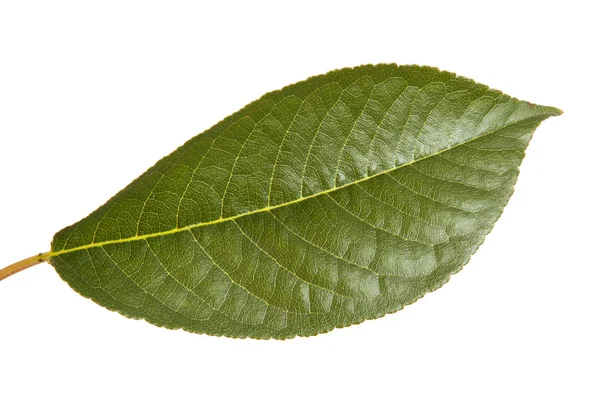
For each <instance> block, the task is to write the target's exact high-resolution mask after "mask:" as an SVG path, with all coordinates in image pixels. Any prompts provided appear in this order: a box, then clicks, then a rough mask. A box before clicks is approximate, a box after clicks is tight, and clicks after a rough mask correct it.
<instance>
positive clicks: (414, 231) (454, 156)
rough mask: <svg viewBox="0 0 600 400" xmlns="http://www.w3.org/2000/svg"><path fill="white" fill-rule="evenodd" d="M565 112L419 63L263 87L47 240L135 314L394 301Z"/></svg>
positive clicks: (469, 236)
mask: <svg viewBox="0 0 600 400" xmlns="http://www.w3.org/2000/svg"><path fill="white" fill-rule="evenodd" d="M559 114H560V111H559V110H557V109H555V108H551V107H543V106H537V105H532V104H530V103H527V102H522V101H519V100H516V99H514V98H511V97H509V96H506V95H504V94H502V93H500V92H498V91H495V90H491V89H489V88H488V87H486V86H484V85H480V84H477V83H475V82H473V81H471V80H468V79H465V78H462V77H457V76H456V75H454V74H451V73H447V72H440V71H439V70H437V69H434V68H429V67H419V66H396V65H377V66H362V67H357V68H354V69H343V70H338V71H333V72H330V73H328V74H326V75H321V76H316V77H313V78H310V79H308V80H306V81H303V82H299V83H297V84H294V85H291V86H288V87H286V88H284V89H282V90H280V91H275V92H272V93H269V94H267V95H265V96H263V97H262V98H260V99H259V100H257V101H255V102H253V103H251V104H249V105H248V106H246V107H245V108H243V109H242V110H240V111H238V112H237V113H235V114H233V115H231V116H229V117H228V118H226V119H225V120H223V121H221V122H220V123H218V124H217V125H215V126H213V127H212V128H211V129H209V130H207V131H206V132H204V133H202V134H200V135H198V136H196V137H194V138H193V139H191V140H190V141H188V142H187V143H186V144H185V145H183V146H182V147H180V148H179V149H177V150H176V151H175V152H173V153H172V154H170V155H169V156H167V157H165V158H164V159H162V160H161V161H159V162H158V163H157V164H156V165H155V166H154V167H152V168H150V169H149V170H148V171H147V172H145V173H144V174H143V175H142V176H141V177H139V178H138V179H136V180H135V181H134V182H132V183H131V184H130V185H129V186H127V187H126V188H125V189H124V190H122V191H121V192H119V193H118V194H117V195H116V196H115V197H113V198H112V199H110V200H109V201H108V202H107V203H106V204H105V205H103V206H102V207H100V208H99V209H98V210H96V211H94V212H93V213H92V214H91V215H89V216H88V217H86V218H85V219H83V220H82V221H80V222H78V223H76V224H75V225H72V226H70V227H67V228H65V229H63V230H62V231H60V232H58V233H57V234H56V236H55V237H54V241H53V243H52V251H51V253H49V256H50V262H51V264H52V265H54V266H55V268H56V270H57V271H58V273H59V274H60V276H61V277H62V278H63V279H64V280H65V281H67V282H68V283H69V284H70V285H71V286H72V287H73V288H74V289H75V290H76V291H78V292H79V293H81V294H82V295H84V296H86V297H89V298H91V299H93V300H94V301H95V302H97V303H99V304H101V305H103V306H105V307H107V308H109V309H111V310H116V311H119V312H120V313H122V314H124V315H126V316H128V317H132V318H144V319H146V320H147V321H149V322H151V323H153V324H156V325H160V326H165V327H168V328H183V329H185V330H188V331H191V332H197V333H207V334H211V335H226V336H231V337H253V338H280V339H281V338H290V337H294V336H297V335H301V336H309V335H315V334H318V333H322V332H327V331H329V330H331V329H333V328H335V327H342V326H348V325H351V324H356V323H360V322H362V321H364V320H365V319H372V318H377V317H380V316H383V315H385V314H387V313H392V312H395V311H398V310H400V309H401V308H402V307H403V306H404V305H407V304H410V303H412V302H414V301H416V300H417V299H419V298H420V297H422V296H423V295H424V294H425V293H427V292H430V291H433V290H435V289H437V288H439V287H440V286H441V285H443V284H444V283H445V282H446V281H448V279H449V277H450V275H451V274H453V273H455V272H457V271H458V270H460V268H461V267H462V266H463V265H465V264H466V263H467V261H468V260H469V258H470V256H471V255H472V254H473V253H474V252H475V250H476V249H477V248H478V246H479V245H480V244H481V243H482V242H483V240H484V237H485V235H486V234H487V233H488V232H489V231H490V230H491V229H492V226H493V224H494V222H495V221H496V220H497V219H498V217H499V216H500V214H501V213H502V209H503V207H504V206H505V205H506V203H507V201H508V199H509V197H510V195H511V193H512V191H513V186H514V184H515V181H516V179H517V175H518V166H519V164H520V163H521V160H522V159H523V156H524V151H525V149H526V147H527V145H528V143H529V140H530V138H531V136H532V133H533V131H534V130H535V128H536V127H537V126H538V125H539V124H540V122H541V121H543V120H544V119H546V118H548V117H549V116H553V115H559Z"/></svg>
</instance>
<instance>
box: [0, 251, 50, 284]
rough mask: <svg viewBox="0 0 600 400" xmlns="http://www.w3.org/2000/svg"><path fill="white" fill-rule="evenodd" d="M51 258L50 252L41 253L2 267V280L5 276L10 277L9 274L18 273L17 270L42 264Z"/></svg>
mask: <svg viewBox="0 0 600 400" xmlns="http://www.w3.org/2000/svg"><path fill="white" fill-rule="evenodd" d="M49 258H50V253H39V254H38V255H35V256H32V257H29V258H26V259H24V260H21V261H19V262H16V263H14V264H12V265H9V266H8V267H6V268H3V269H0V281H1V280H3V279H4V278H8V277H9V276H11V275H13V274H16V273H17V272H21V271H23V270H24V269H27V268H29V267H33V266H34V265H38V264H41V263H43V262H45V261H48V259H49Z"/></svg>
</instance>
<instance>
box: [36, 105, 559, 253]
mask: <svg viewBox="0 0 600 400" xmlns="http://www.w3.org/2000/svg"><path fill="white" fill-rule="evenodd" d="M553 115H555V114H551V113H548V114H543V113H542V114H538V115H535V116H531V117H527V118H524V119H522V120H518V121H515V122H511V123H510V124H507V125H504V126H502V127H501V128H498V129H494V130H492V131H489V132H486V133H484V134H481V135H479V136H476V137H474V138H472V139H469V140H467V141H464V142H462V143H460V144H458V145H455V146H451V147H448V148H445V149H443V150H440V151H438V152H436V153H432V154H429V155H427V156H425V157H422V158H419V159H417V160H413V161H411V162H408V163H406V164H402V165H398V166H396V167H394V168H390V169H388V170H385V171H381V172H378V173H376V174H373V175H369V176H366V177H364V178H361V179H358V180H356V181H353V182H350V183H347V184H345V185H342V186H336V187H333V188H331V189H327V190H324V191H322V192H319V193H315V194H312V195H310V196H304V197H300V198H298V199H296V200H292V201H289V202H286V203H281V204H278V205H275V206H268V207H264V208H260V209H257V210H253V211H249V212H247V213H244V214H239V215H234V216H231V217H227V218H219V219H216V220H212V221H207V222H200V223H197V224H193V225H188V226H185V227H181V228H174V229H170V230H168V231H162V232H156V233H148V234H145V235H137V236H132V237H129V238H124V239H115V240H107V241H104V242H96V243H90V244H87V245H83V246H78V247H72V248H70V249H63V250H59V251H49V252H47V253H44V254H43V255H42V258H43V259H44V260H47V259H50V258H51V257H55V256H59V255H61V254H66V253H72V252H75V251H80V250H86V249H90V248H94V247H102V246H107V245H110V244H118V243H127V242H133V241H137V240H145V239H149V238H153V237H158V236H168V235H172V234H175V233H178V232H183V231H188V230H191V229H194V228H199V227H202V226H207V225H214V224H218V223H221V222H227V221H233V220H236V219H238V218H242V217H246V216H249V215H253V214H258V213H261V212H267V211H271V210H275V209H277V208H281V207H285V206H289V205H291V204H295V203H299V202H301V201H304V200H307V199H311V198H314V197H317V196H321V195H324V194H327V193H331V192H334V191H336V190H340V189H343V188H345V187H348V186H351V185H356V184H359V183H361V182H364V181H366V180H369V179H372V178H375V177H377V176H379V175H383V174H388V173H390V172H393V171H396V170H398V169H401V168H404V167H407V166H410V165H412V164H415V163H417V162H420V161H423V160H425V159H427V158H431V157H435V156H437V155H438V154H442V153H444V152H446V151H448V150H452V149H455V148H457V147H460V146H462V145H465V144H467V143H470V142H473V141H474V140H477V139H481V138H483V137H486V136H488V135H491V134H493V133H495V132H498V131H500V130H503V129H506V128H509V127H511V126H514V125H516V124H519V123H523V122H526V121H528V120H531V119H534V118H540V117H543V116H546V117H548V116H553ZM540 122H541V120H540Z"/></svg>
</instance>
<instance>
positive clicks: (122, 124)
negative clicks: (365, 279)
mask: <svg viewBox="0 0 600 400" xmlns="http://www.w3.org/2000/svg"><path fill="white" fill-rule="evenodd" d="M207 3H210V5H208V4H207V5H203V4H201V2H199V1H198V2H189V3H184V2H177V1H165V2H162V3H159V2H152V1H142V2H127V1H106V0H105V1H102V2H94V3H92V2H81V1H73V2H65V1H40V2H37V3H36V2H31V1H1V2H0V266H5V265H8V264H10V263H12V262H15V261H17V260H20V259H22V258H25V257H28V256H31V255H33V254H35V253H37V252H43V251H47V250H48V249H49V243H50V240H51V238H52V235H53V234H54V233H55V232H56V231H58V230H59V229H61V228H63V227H64V226H66V225H69V224H72V223H74V222H76V221H78V220H79V219H81V218H82V217H84V216H86V215H87V214H88V213H89V212H91V211H93V210H94V209H95V208H97V207H98V206H99V205H101V204H102V203H104V202H105V201H106V200H107V199H108V198H109V197H111V196H112V195H113V194H114V193H116V192H117V191H118V190H119V189H121V188H122V187H124V186H125V185H126V184H128V183H129V182H130V181H131V180H133V179H134V178H135V177H137V176H138V175H139V174H141V173H142V172H143V171H145V170H146V169H147V168H148V167H150V166H151V165H152V164H154V162H155V161H157V160H158V159H159V158H161V157H162V156H164V155H166V154H168V153H169V152H171V151H172V150H174V149H175V148H176V147H178V146H179V145H180V144H182V143H183V142H184V141H186V140H187V139H189V138H190V137H192V136H193V135H195V134H197V133H199V132H201V131H203V130H205V129H207V128H209V127H210V126H211V125H213V124H214V123H216V122H218V121H219V120H221V119H222V118H223V117H225V116H227V115H228V114H230V113H232V112H233V111H236V110H238V109H239V108H241V107H242V106H244V105H245V104H246V103H248V102H250V101H252V100H254V99H256V98H258V97H259V96H260V95H262V94H263V93H265V92H267V91H271V90H274V89H278V88H280V87H282V86H284V85H287V84H290V83H293V82H296V81H298V80H302V79H305V78H307V77H308V76H311V75H315V74H320V73H324V72H327V71H329V70H331V69H334V68H341V67H346V66H355V65H360V64H365V63H380V62H395V63H400V64H425V65H434V66H438V67H440V68H441V69H445V70H449V71H453V72H457V73H459V74H460V75H464V76H467V77H470V78H473V79H475V80H477V81H479V82H482V83H485V84H487V85H490V86H491V87H494V88H497V89H500V90H502V91H504V92H505V93H508V94H510V95H512V96H515V97H518V98H521V99H524V100H528V101H531V102H535V103H539V104H544V105H551V106H556V107H559V108H561V109H563V110H564V112H565V113H564V115H562V116H561V117H558V118H552V119H550V120H547V121H546V122H544V123H543V124H542V125H541V127H540V128H539V129H538V131H537V132H536V134H535V137H534V138H533V140H532V142H531V145H530V147H529V150H528V151H527V157H526V158H525V161H524V163H523V165H522V168H521V171H522V173H521V176H520V179H519V182H518V183H517V186H516V192H515V194H514V196H513V198H512V199H511V201H510V203H509V205H508V206H507V207H506V209H505V212H504V215H503V216H502V218H501V219H500V221H499V222H498V223H497V225H496V227H495V228H494V230H493V232H492V233H491V234H490V235H489V236H488V237H487V240H486V242H485V244H484V245H483V246H482V247H481V249H480V250H479V252H478V253H477V254H476V255H475V256H474V257H473V258H472V260H471V262H470V263H469V264H468V265H467V266H466V267H465V269H464V270H463V271H462V272H460V273H459V274H458V275H456V276H454V277H453V278H452V279H451V281H450V282H449V283H448V284H447V285H446V286H444V287H443V288H442V289H440V290H439V291H437V292H435V293H432V294H429V295H427V296H426V297H425V298H424V299H422V300H420V301H418V302H417V303H416V304H414V305H411V306H409V307H407V308H406V309H405V310H403V311H401V312H399V313H397V314H394V315H389V316H387V317H385V318H382V319H379V320H375V321H368V322H366V323H364V324H362V325H358V326H354V327H351V328H345V329H341V330H339V329H338V330H335V331H333V332H331V333H328V334H326V335H320V336H317V337H312V338H300V339H294V340H291V341H283V342H282V341H255V340H232V339H227V338H216V337H209V336H201V335H193V334H189V333H185V332H182V331H169V330H165V329H160V328H156V327H154V326H152V325H149V324H147V323H145V322H142V321H133V320H129V319H126V318H124V317H122V316H120V315H119V314H117V313H113V312H110V311H107V310H105V309H103V308H102V307H99V306H97V305H96V304H94V303H93V302H92V301H90V300H86V299H84V298H82V297H80V296H79V295H78V294H76V293H75V292H74V291H72V290H71V289H70V288H69V287H68V286H67V284H65V283H64V282H62V281H61V279H60V278H59V277H58V275H57V274H56V273H55V272H54V270H53V268H52V267H51V266H49V265H47V264H44V265H39V266H36V267H34V268H31V269H29V270H27V271H24V272H22V273H19V274H17V275H15V276H13V277H11V278H9V279H7V280H5V281H2V282H0V398H1V399H7V400H8V399H34V398H35V399H37V398H57V399H58V398H60V399H105V398H110V399H120V398H129V399H134V398H135V399H137V398H140V399H141V398H145V399H153V398H157V399H163V398H165V399H166V398H172V399H182V398H186V399H187V398H208V399H213V398H248V399H253V398H264V399H269V398H283V399H288V398H289V399H295V398H302V399H321V398H330V399H337V398H342V397H343V398H346V399H352V398H361V399H363V398H365V399H366V398H403V399H599V398H600V387H599V385H600V384H599V381H598V379H599V376H600V364H599V363H600V361H599V360H600V346H599V343H600V328H599V326H598V321H599V310H598V308H599V306H600V295H599V293H600V286H599V285H600V269H599V266H600V262H599V261H598V256H599V255H598V251H597V249H598V246H599V243H598V239H599V238H600V235H599V233H598V231H599V226H600V225H599V224H600V220H599V217H598V202H599V201H598V196H597V194H598V192H597V190H598V183H599V175H598V172H599V167H598V161H597V158H598V157H597V152H598V148H600V135H599V128H598V119H597V115H598V112H599V111H598V108H599V106H600V102H599V100H598V93H600V87H599V86H600V85H599V83H598V82H599V80H598V71H599V65H598V64H599V63H598V59H597V57H598V38H600V30H599V28H598V22H597V17H598V11H595V10H594V9H593V3H594V2H592V1H589V2H578V1H573V0H570V1H560V2H552V1H544V2H527V1H523V0H521V1H498V2H483V1H478V2H473V3H467V2H457V1H447V2H440V3H439V4H438V3H433V2H426V1H410V2H399V1H397V2H396V1H395V2H388V3H386V2H378V1H373V0H369V1H366V0H365V1H362V2H357V3H353V2H348V1H345V2H341V3H338V4H334V3H328V2H325V1H323V0H322V1H317V2H310V1H302V2H296V3H297V5H292V2H277V3H272V4H268V3H262V2H257V1H248V2H240V4H235V3H228V2H217V1H214V2H207Z"/></svg>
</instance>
